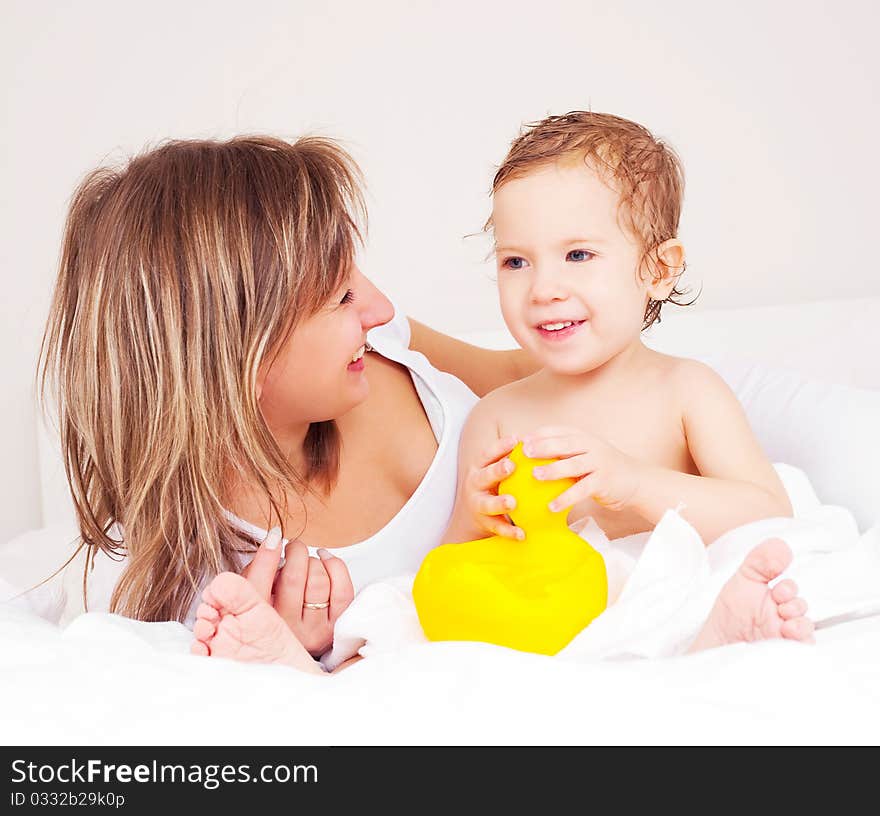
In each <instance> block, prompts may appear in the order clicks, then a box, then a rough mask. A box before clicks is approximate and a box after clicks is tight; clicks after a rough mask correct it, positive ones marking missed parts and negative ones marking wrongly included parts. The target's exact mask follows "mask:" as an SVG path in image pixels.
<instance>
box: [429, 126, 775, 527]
mask: <svg viewBox="0 0 880 816" xmlns="http://www.w3.org/2000/svg"><path fill="white" fill-rule="evenodd" d="M683 186H684V185H683V174H682V169H681V165H680V163H679V161H678V159H677V157H676V156H675V154H674V153H673V152H672V151H671V150H670V149H669V148H668V147H667V146H666V145H664V144H663V143H662V142H660V141H658V140H656V139H655V138H654V137H653V136H652V135H651V134H650V133H649V132H648V131H647V130H645V128H643V127H642V126H640V125H638V124H635V123H634V122H630V121H627V120H625V119H621V118H618V117H616V116H609V115H607V114H598V113H584V112H574V113H569V114H567V115H565V116H551V117H549V118H547V119H545V120H543V121H542V122H539V123H537V124H536V125H534V126H533V127H531V129H529V130H528V131H527V132H525V133H524V134H523V135H522V136H520V137H519V138H518V139H517V140H516V141H515V142H514V143H513V145H512V147H511V149H510V152H509V153H508V154H507V157H506V158H505V159H504V162H503V163H502V165H501V167H500V169H499V170H498V172H497V174H496V176H495V181H494V185H493V199H494V206H493V210H492V215H491V218H490V220H489V225H490V226H491V228H492V230H493V232H494V238H495V256H496V260H497V270H498V291H499V295H500V301H501V310H502V313H503V315H504V320H505V322H506V324H507V326H508V328H509V329H510V332H511V334H512V335H513V336H514V337H515V338H516V340H517V342H518V343H519V344H520V346H521V347H522V348H524V349H526V350H527V351H529V352H531V353H532V355H533V356H534V357H535V358H536V359H537V360H538V361H539V363H540V364H541V366H542V367H541V368H540V370H539V371H538V372H537V373H535V374H533V375H532V376H529V377H527V378H525V379H523V380H519V381H517V382H515V383H512V384H511V385H508V386H504V387H502V388H499V389H498V390H496V391H494V392H493V393H491V394H489V395H488V396H486V397H485V398H484V399H483V400H482V401H481V402H480V403H479V404H478V405H477V406H476V408H475V409H474V410H473V412H472V413H471V415H470V418H469V420H468V423H467V425H466V427H465V430H464V434H463V437H462V443H461V458H460V476H461V478H460V482H459V484H460V491H459V501H458V502H457V506H456V511H455V513H454V516H453V519H452V522H451V525H450V528H449V531H448V535H447V536H446V540H447V541H465V540H469V539H471V538H476V537H479V536H480V535H485V534H486V531H489V532H491V533H494V534H500V535H507V536H511V537H516V536H518V534H519V533H520V531H517V530H516V529H515V528H513V527H512V526H511V525H510V524H508V523H507V522H506V520H505V519H504V518H503V514H504V513H505V512H506V511H507V510H508V509H509V508H510V502H511V501H512V499H511V498H510V497H507V496H493V495H491V493H490V492H489V490H487V489H486V488H487V487H489V488H491V487H494V486H485V485H481V486H477V485H474V484H472V483H471V482H470V481H469V479H468V474H469V472H470V471H471V470H472V469H473V466H474V465H477V464H483V462H481V461H480V453H481V451H482V450H484V449H485V448H486V443H487V440H488V439H493V438H494V439H503V438H506V437H509V440H508V441H509V442H510V443H512V442H513V441H514V439H515V438H519V439H522V440H523V441H524V452H525V454H526V455H527V456H530V457H533V458H547V459H559V460H560V461H558V462H557V463H555V464H552V465H550V466H548V467H546V468H542V469H538V472H536V473H535V476H536V477H537V478H539V479H558V478H561V477H573V478H575V479H577V480H578V482H577V484H576V485H575V486H573V487H572V488H571V489H570V490H568V491H566V492H565V493H564V494H563V495H561V496H560V497H558V499H557V500H556V502H555V503H554V504H555V507H551V509H557V508H558V509H562V508H572V512H571V515H570V517H569V522H575V521H577V520H578V519H580V518H584V517H586V516H592V517H593V518H594V519H595V521H596V522H597V523H598V524H599V526H600V527H602V529H603V530H604V531H605V533H606V534H607V535H608V537H609V538H618V537H620V536H625V535H630V534H632V533H638V532H643V531H647V530H650V529H652V528H653V527H654V525H655V524H656V523H657V522H658V521H659V520H660V517H661V516H662V515H663V513H664V512H665V511H666V510H667V509H669V508H675V507H676V506H678V505H680V504H683V505H684V509H683V511H682V515H683V516H684V517H685V518H686V519H687V520H688V521H689V522H690V523H691V524H692V525H693V526H694V527H695V528H696V530H697V531H698V532H699V533H700V535H701V536H702V537H703V540H704V541H705V542H706V544H709V543H711V542H712V541H714V540H715V539H716V538H717V537H718V536H720V535H721V534H722V533H724V532H726V531H728V530H730V529H732V528H733V527H737V526H739V525H741V524H745V523H747V522H750V521H755V520H757V519H763V518H768V517H771V516H790V515H791V505H790V504H789V501H788V498H787V495H786V492H785V489H784V488H783V486H782V483H781V481H780V479H779V477H778V476H777V474H776V471H775V470H774V468H773V467H772V465H771V464H770V462H769V461H768V460H767V459H766V457H765V456H764V453H763V452H762V450H761V448H760V446H759V444H758V442H757V440H756V439H755V437H754V435H753V434H752V432H751V430H750V429H749V425H748V422H747V420H746V417H745V414H744V412H743V410H742V408H741V407H740V405H739V403H738V401H737V399H736V397H735V396H734V395H733V393H732V392H731V390H730V389H729V388H728V387H727V385H726V384H725V383H724V381H723V380H722V379H721V377H719V376H718V375H717V374H716V373H715V372H714V371H713V370H712V369H711V368H709V367H708V366H706V365H703V364H702V363H699V362H696V361H694V360H687V359H681V358H676V357H670V356H668V355H665V354H660V353H658V352H656V351H652V350H650V349H649V348H647V347H646V346H645V345H644V343H643V342H642V338H641V332H642V330H643V329H644V328H647V327H648V326H650V325H651V324H652V323H654V322H655V321H657V320H659V317H660V309H661V307H662V305H663V303H664V302H666V301H669V300H674V298H675V297H676V296H677V295H680V294H681V293H680V292H678V291H677V290H676V288H675V287H676V283H677V281H678V278H679V276H680V275H681V273H682V272H683V271H684V263H685V256H684V247H683V245H682V242H681V241H680V240H679V239H678V238H677V237H676V235H677V231H678V221H679V214H680V212H681V204H682V194H683ZM504 447H507V450H509V449H510V447H512V444H510V445H504V444H502V449H503V448H504ZM496 452H497V448H496ZM509 467H510V463H509V461H508V460H502V461H501V462H500V463H499V467H498V475H499V477H503V476H504V475H506V468H509ZM572 506H573V507H572Z"/></svg>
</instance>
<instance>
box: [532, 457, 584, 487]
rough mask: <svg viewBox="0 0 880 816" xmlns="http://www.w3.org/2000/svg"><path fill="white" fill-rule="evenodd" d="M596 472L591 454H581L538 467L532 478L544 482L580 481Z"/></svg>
mask: <svg viewBox="0 0 880 816" xmlns="http://www.w3.org/2000/svg"><path fill="white" fill-rule="evenodd" d="M594 470H595V464H594V462H593V460H592V457H591V456H590V454H587V453H581V454H577V455H575V456H570V457H568V458H567V459H557V460H556V461H554V462H551V463H550V464H547V465H538V466H537V467H534V468H532V476H534V477H535V478H536V479H538V480H539V481H542V482H552V481H553V480H555V479H579V478H580V477H581V476H586V475H587V474H588V473H592V472H593V471H594Z"/></svg>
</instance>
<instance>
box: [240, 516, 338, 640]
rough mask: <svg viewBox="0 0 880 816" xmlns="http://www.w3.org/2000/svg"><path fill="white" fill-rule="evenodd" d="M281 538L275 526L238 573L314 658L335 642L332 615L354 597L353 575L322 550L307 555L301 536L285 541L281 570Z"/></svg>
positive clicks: (334, 619) (334, 623)
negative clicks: (312, 555)
mask: <svg viewBox="0 0 880 816" xmlns="http://www.w3.org/2000/svg"><path fill="white" fill-rule="evenodd" d="M280 543H281V531H280V529H279V528H277V527H274V528H272V530H270V531H269V534H268V535H267V536H266V539H265V541H263V543H262V544H261V545H260V548H259V549H258V550H257V552H256V554H255V555H254V558H253V560H252V561H251V562H250V564H248V565H247V567H245V569H244V570H242V575H243V576H244V577H245V578H247V579H248V581H250V582H251V583H252V584H253V585H254V586H255V587H256V588H257V591H258V592H259V593H260V594H261V595H262V596H263V597H264V598H265V599H266V600H267V601H268V602H269V603H271V604H272V606H273V607H275V611H276V612H278V614H279V615H281V617H282V618H284V621H285V623H287V625H288V626H289V627H290V629H291V631H292V632H293V633H294V634H295V635H296V637H297V639H298V640H299V641H300V643H302V645H303V646H305V647H306V649H307V650H308V652H309V654H311V655H312V656H314V657H317V656H319V655H321V654H323V653H324V652H326V651H327V649H329V648H330V646H331V645H332V644H333V627H334V626H335V625H336V620H337V618H339V616H340V615H341V614H342V613H343V612H344V611H345V610H346V609H347V608H348V606H349V604H351V602H352V600H353V599H354V587H353V586H352V583H351V577H350V576H349V574H348V568H347V567H346V566H345V562H344V561H342V559H340V558H336V557H335V556H334V555H333V554H332V553H330V552H329V551H327V550H323V549H322V550H318V555H319V556H320V558H314V557H311V556H309V551H308V549H307V548H306V545H305V544H303V543H302V542H301V541H299V540H293V541H289V542H288V544H287V548H286V550H285V553H284V566H283V567H281V569H280V570H279V564H280V563H281V547H280Z"/></svg>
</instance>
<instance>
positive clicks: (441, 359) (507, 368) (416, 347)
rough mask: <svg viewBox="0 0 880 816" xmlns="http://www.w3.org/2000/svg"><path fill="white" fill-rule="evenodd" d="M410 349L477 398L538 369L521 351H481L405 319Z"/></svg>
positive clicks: (411, 319)
mask: <svg viewBox="0 0 880 816" xmlns="http://www.w3.org/2000/svg"><path fill="white" fill-rule="evenodd" d="M408 320H409V325H410V331H411V338H410V343H409V347H410V348H411V349H412V350H413V351H419V352H421V353H422V354H424V355H425V357H427V358H428V359H429V360H430V361H431V363H432V365H434V366H435V367H436V368H439V369H440V370H441V371H446V372H448V373H449V374H454V375H455V376H456V377H458V379H460V380H461V381H462V382H463V383H464V384H465V385H467V386H468V388H470V389H471V391H473V392H474V393H475V394H476V395H477V396H478V397H483V396H485V395H486V394H488V393H489V392H490V391H493V390H494V389H496V388H498V387H500V386H502V385H506V384H507V383H509V382H513V381H514V380H521V379H522V378H523V377H526V376H528V375H529V374H532V373H534V372H535V371H537V370H538V368H539V366H538V363H537V362H536V361H535V360H534V358H533V357H532V356H531V355H530V354H529V353H528V352H526V351H523V350H522V349H504V350H502V351H494V350H492V349H485V348H481V347H480V346H474V345H471V344H470V343H465V342H464V341H463V340H456V339H455V338H454V337H450V336H449V335H448V334H443V333H442V332H438V331H436V330H435V329H432V328H430V326H426V325H425V324H424V323H419V321H418V320H413V318H411V317H410V318H408Z"/></svg>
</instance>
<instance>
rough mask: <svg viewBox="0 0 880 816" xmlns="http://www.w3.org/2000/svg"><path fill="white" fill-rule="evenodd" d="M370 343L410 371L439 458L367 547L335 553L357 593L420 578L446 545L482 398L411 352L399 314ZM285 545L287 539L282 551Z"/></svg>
mask: <svg viewBox="0 0 880 816" xmlns="http://www.w3.org/2000/svg"><path fill="white" fill-rule="evenodd" d="M367 339H368V341H369V343H370V345H371V346H372V347H373V349H374V350H375V351H377V352H378V353H379V354H381V355H382V356H383V357H386V358H387V359H389V360H393V361H394V362H396V363H400V364H401V365H404V366H406V367H407V368H408V369H409V373H410V376H411V377H412V381H413V384H414V385H415V388H416V392H417V393H418V395H419V399H421V401H422V405H423V406H424V408H425V413H426V414H427V416H428V421H429V422H430V423H431V428H432V429H433V431H434V436H435V437H436V439H437V453H436V454H435V456H434V460H433V461H432V462H431V465H430V467H429V468H428V471H427V472H426V473H425V475H424V477H423V478H422V481H421V483H420V484H419V486H418V487H417V488H416V490H415V492H414V493H413V494H412V496H411V497H410V498H409V501H407V503H406V504H405V505H404V506H403V507H402V508H401V509H400V510H399V511H398V513H397V515H396V516H394V518H392V519H391V521H389V522H388V523H387V524H386V525H385V526H384V527H383V528H382V529H381V530H379V531H378V532H377V533H375V534H374V535H371V536H370V537H369V538H365V539H364V540H363V541H359V542H357V543H355V544H350V545H348V546H347V547H337V548H334V549H333V550H332V552H333V555H335V556H337V557H338V558H340V559H342V560H343V561H344V562H345V565H346V566H347V567H348V571H349V574H350V575H351V581H352V584H353V585H354V590H355V592H360V590H361V589H363V588H364V587H365V586H366V585H367V584H370V583H372V582H373V581H379V580H384V579H387V578H390V577H392V576H395V575H404V574H411V573H415V572H416V570H417V569H418V568H419V565H420V564H421V562H422V559H423V558H424V557H425V555H426V554H427V552H428V551H429V550H431V549H433V548H434V547H436V546H437V545H438V544H441V543H442V542H441V540H440V539H441V537H442V535H443V533H444V532H445V530H446V526H447V524H448V523H449V519H450V517H451V516H452V508H453V504H454V502H455V489H456V478H457V471H458V444H459V439H460V437H461V430H462V427H463V425H464V421H465V419H466V418H467V415H468V414H469V413H470V410H471V408H472V407H473V406H474V404H475V403H476V402H477V396H476V395H475V394H474V392H473V391H471V390H470V388H468V387H467V386H466V385H465V384H464V383H463V382H462V381H461V380H459V379H458V378H457V377H454V376H452V375H451V374H447V373H445V372H443V371H439V370H438V369H436V368H434V366H433V365H431V363H430V362H428V359H427V357H425V356H424V355H423V354H420V353H419V352H416V351H412V350H410V348H409V341H410V330H409V321H408V320H407V319H406V315H404V314H402V313H401V312H400V310H398V309H396V308H395V311H394V318H393V319H392V320H391V322H390V323H386V324H385V325H384V326H378V327H376V328H375V329H371V330H370V332H369V333H368V335H367ZM228 517H229V519H230V520H231V521H232V522H233V523H234V524H235V525H236V526H238V527H239V528H240V529H241V530H242V531H244V532H246V533H248V535H250V536H252V537H253V538H254V539H255V540H257V541H262V540H263V538H265V537H266V535H267V531H266V530H264V529H262V528H261V527H257V526H256V525H253V524H251V523H249V522H247V521H244V520H243V519H240V518H238V517H237V516H233V515H232V514H229V515H228ZM286 544H287V539H283V541H282V546H284V545H286ZM308 549H309V555H316V553H317V548H315V547H309V548H308ZM251 558H253V555H251V554H247V555H245V556H244V559H243V561H242V567H243V566H245V565H246V564H247V563H249V561H250V560H251Z"/></svg>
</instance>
